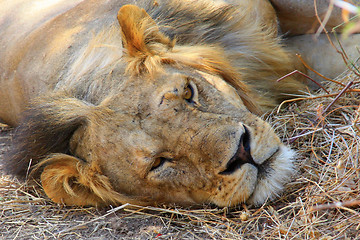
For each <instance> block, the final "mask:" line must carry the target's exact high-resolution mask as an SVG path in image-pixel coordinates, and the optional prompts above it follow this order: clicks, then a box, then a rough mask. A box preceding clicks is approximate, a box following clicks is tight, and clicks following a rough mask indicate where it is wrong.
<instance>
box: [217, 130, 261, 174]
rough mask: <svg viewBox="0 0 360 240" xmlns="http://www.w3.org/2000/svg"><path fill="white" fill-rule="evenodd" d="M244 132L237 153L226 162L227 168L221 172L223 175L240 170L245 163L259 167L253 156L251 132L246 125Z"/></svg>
mask: <svg viewBox="0 0 360 240" xmlns="http://www.w3.org/2000/svg"><path fill="white" fill-rule="evenodd" d="M244 129H245V131H244V133H243V135H242V136H241V137H240V141H239V146H238V149H237V151H236V153H235V155H234V156H233V157H232V158H231V159H230V160H229V162H228V163H227V164H226V169H225V170H224V171H222V172H220V173H219V174H222V175H229V174H232V173H234V172H235V171H236V170H238V169H239V168H240V167H241V166H242V165H243V164H245V163H250V164H252V165H254V166H256V167H258V164H257V163H256V162H254V159H253V158H252V156H251V154H250V152H251V149H250V132H249V130H248V129H247V128H246V127H245V126H244Z"/></svg>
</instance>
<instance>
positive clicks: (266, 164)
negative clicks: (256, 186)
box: [258, 147, 280, 178]
mask: <svg viewBox="0 0 360 240" xmlns="http://www.w3.org/2000/svg"><path fill="white" fill-rule="evenodd" d="M273 151H274V152H273V153H272V154H271V155H270V157H268V158H267V159H266V160H265V161H263V162H262V163H261V164H259V165H258V170H259V177H260V178H261V177H264V176H266V174H267V172H268V169H271V167H270V164H271V163H272V162H273V161H274V160H275V159H276V156H277V154H278V153H279V152H280V147H278V148H276V149H274V150H273Z"/></svg>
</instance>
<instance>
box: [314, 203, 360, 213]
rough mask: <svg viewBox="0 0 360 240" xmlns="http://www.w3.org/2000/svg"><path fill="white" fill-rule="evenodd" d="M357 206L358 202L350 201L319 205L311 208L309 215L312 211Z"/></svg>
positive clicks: (359, 204)
mask: <svg viewBox="0 0 360 240" xmlns="http://www.w3.org/2000/svg"><path fill="white" fill-rule="evenodd" d="M358 206H360V200H351V201H346V202H336V203H329V204H321V205H318V206H313V207H311V208H309V213H310V212H314V211H321V210H326V209H332V208H343V207H358Z"/></svg>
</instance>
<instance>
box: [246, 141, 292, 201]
mask: <svg viewBox="0 0 360 240" xmlns="http://www.w3.org/2000/svg"><path fill="white" fill-rule="evenodd" d="M295 156H296V154H295V151H293V150H291V149H290V148H288V147H286V146H284V145H281V146H280V148H279V150H278V151H277V152H276V153H275V154H274V155H273V156H271V157H270V158H269V159H268V160H266V161H265V162H264V163H263V164H262V165H265V166H264V167H263V168H260V171H259V173H258V182H257V184H256V186H255V189H254V192H253V193H252V195H251V196H250V198H249V199H248V200H247V201H246V202H247V203H248V204H251V205H255V206H258V205H261V204H263V203H264V202H265V201H266V200H268V199H272V198H274V197H276V196H278V195H279V193H280V192H281V191H282V189H283V188H284V184H286V183H288V182H289V180H290V178H291V176H292V174H293V173H294V171H295V169H294V160H295ZM260 167H261V166H260Z"/></svg>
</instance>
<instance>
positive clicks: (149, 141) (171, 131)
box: [71, 67, 293, 206]
mask: <svg viewBox="0 0 360 240" xmlns="http://www.w3.org/2000/svg"><path fill="white" fill-rule="evenodd" d="M138 86H141V87H140V88H139V87H138ZM119 103H122V104H119ZM124 103H125V104H124ZM102 107H103V108H109V109H111V111H112V113H111V114H110V115H109V116H107V117H106V119H102V120H100V121H98V122H97V123H92V122H91V123H89V124H88V125H87V127H85V128H81V129H79V130H78V131H77V132H75V134H74V137H73V139H72V144H71V152H72V153H73V154H74V155H75V156H77V157H79V158H81V159H86V162H90V163H94V162H95V163H97V165H98V166H99V167H100V168H101V171H102V173H103V174H104V175H105V176H107V177H108V178H109V180H110V183H111V185H112V186H113V188H114V190H115V191H117V192H120V193H122V194H124V195H126V196H127V197H129V198H130V199H134V200H136V202H139V203H142V204H144V203H145V204H146V203H147V204H154V203H169V202H175V203H180V204H195V203H203V202H210V203H214V204H216V205H218V206H232V205H235V204H238V203H240V202H244V201H246V200H248V199H249V198H250V200H249V201H250V202H251V203H262V202H264V201H265V200H266V198H268V197H271V196H273V195H274V194H276V193H277V191H278V190H279V189H280V188H281V186H282V184H283V180H285V179H286V178H288V177H289V174H290V173H291V171H292V163H291V161H290V159H291V158H292V157H293V153H292V152H291V151H290V150H289V149H288V148H286V147H285V146H284V145H283V144H282V143H281V142H280V140H279V138H278V137H277V136H276V135H275V133H274V131H273V130H272V128H271V127H270V126H269V124H267V123H266V122H264V121H262V120H261V119H260V118H258V117H256V116H255V115H253V114H251V113H250V112H249V111H248V110H247V109H246V107H245V106H244V104H243V103H242V101H241V99H240V97H239V96H238V95H237V93H236V91H235V89H233V88H232V87H231V86H230V85H228V84H227V83H226V82H225V81H224V80H222V79H221V78H220V77H217V76H213V75H210V74H207V73H204V72H200V71H195V70H194V71H181V70H177V69H174V68H171V67H167V68H166V69H165V72H163V73H162V74H161V76H160V77H156V78H155V80H149V79H144V78H141V77H140V78H134V79H130V80H129V81H127V82H126V83H125V84H124V85H123V88H122V90H121V91H120V92H119V93H118V94H117V95H116V96H114V97H113V98H112V99H109V100H107V101H106V103H104V104H103V105H102ZM101 122H102V123H103V124H99V123H101Z"/></svg>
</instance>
